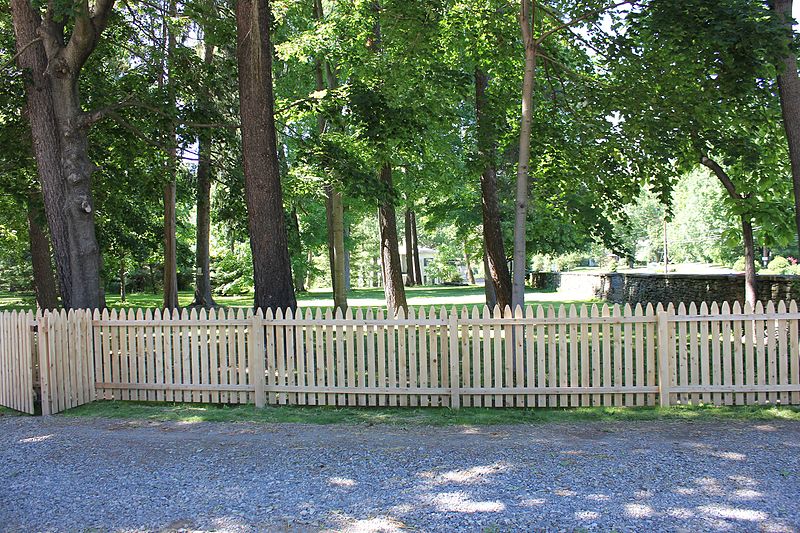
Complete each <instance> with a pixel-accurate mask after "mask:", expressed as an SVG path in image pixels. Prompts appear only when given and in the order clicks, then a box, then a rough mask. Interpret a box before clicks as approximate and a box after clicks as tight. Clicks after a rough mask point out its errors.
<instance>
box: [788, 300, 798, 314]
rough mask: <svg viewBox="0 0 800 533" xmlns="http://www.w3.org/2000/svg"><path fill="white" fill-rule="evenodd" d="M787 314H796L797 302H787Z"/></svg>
mask: <svg viewBox="0 0 800 533" xmlns="http://www.w3.org/2000/svg"><path fill="white" fill-rule="evenodd" d="M789 312H790V313H796V312H797V301H795V300H791V301H789Z"/></svg>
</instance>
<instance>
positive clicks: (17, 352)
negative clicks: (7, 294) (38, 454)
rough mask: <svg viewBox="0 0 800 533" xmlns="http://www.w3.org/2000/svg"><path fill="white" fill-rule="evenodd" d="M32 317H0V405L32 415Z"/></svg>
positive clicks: (5, 314) (7, 314) (6, 314)
mask: <svg viewBox="0 0 800 533" xmlns="http://www.w3.org/2000/svg"><path fill="white" fill-rule="evenodd" d="M33 326H34V316H33V313H31V312H30V311H28V312H18V311H11V312H9V311H4V312H2V313H0V405H2V406H3V407H9V408H11V409H15V410H17V411H22V412H23V413H28V414H33V403H34V383H35V382H34V349H35V347H36V343H35V342H34V331H33Z"/></svg>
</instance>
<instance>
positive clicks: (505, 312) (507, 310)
mask: <svg viewBox="0 0 800 533" xmlns="http://www.w3.org/2000/svg"><path fill="white" fill-rule="evenodd" d="M511 316H512V315H511V306H509V305H506V306H505V308H504V309H503V317H504V318H511Z"/></svg>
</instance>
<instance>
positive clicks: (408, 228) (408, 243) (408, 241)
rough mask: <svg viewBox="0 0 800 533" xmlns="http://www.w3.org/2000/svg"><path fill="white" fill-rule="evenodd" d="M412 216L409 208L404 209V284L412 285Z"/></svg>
mask: <svg viewBox="0 0 800 533" xmlns="http://www.w3.org/2000/svg"><path fill="white" fill-rule="evenodd" d="M412 219H413V216H412V214H411V210H410V209H406V223H405V247H406V264H405V265H404V266H405V267H406V286H407V287H413V286H414V281H415V280H414V238H413V236H412V233H413V232H412V230H413V222H412Z"/></svg>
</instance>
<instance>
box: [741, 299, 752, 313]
mask: <svg viewBox="0 0 800 533" xmlns="http://www.w3.org/2000/svg"><path fill="white" fill-rule="evenodd" d="M742 311H743V313H744V314H746V315H749V314H752V312H753V306H752V305H750V302H745V303H744V305H743V306H742Z"/></svg>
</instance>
